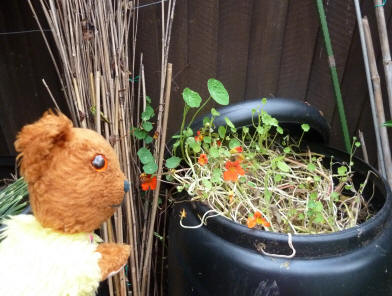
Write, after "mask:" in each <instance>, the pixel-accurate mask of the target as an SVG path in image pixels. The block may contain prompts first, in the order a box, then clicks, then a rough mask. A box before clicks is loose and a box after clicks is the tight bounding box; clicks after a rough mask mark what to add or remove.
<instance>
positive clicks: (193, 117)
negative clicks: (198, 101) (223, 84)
mask: <svg viewBox="0 0 392 296" xmlns="http://www.w3.org/2000/svg"><path fill="white" fill-rule="evenodd" d="M210 100H211V97H209V98H208V99H207V100H206V101H205V102H204V103H203V105H201V106H200V107H199V109H197V110H196V112H195V114H193V116H192V119H191V121H190V122H189V124H188V128H189V127H190V126H191V125H192V123H193V121H194V120H195V118H196V116H197V114H199V112H200V111H201V110H202V109H203V108H204V107H205V105H207V103H208V102H209V101H210Z"/></svg>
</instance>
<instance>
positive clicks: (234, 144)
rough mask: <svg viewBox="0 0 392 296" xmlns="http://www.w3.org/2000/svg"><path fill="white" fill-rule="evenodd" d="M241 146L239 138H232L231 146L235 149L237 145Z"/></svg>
mask: <svg viewBox="0 0 392 296" xmlns="http://www.w3.org/2000/svg"><path fill="white" fill-rule="evenodd" d="M238 146H241V143H240V141H238V140H237V139H231V140H230V142H229V148H230V149H233V148H235V147H238Z"/></svg>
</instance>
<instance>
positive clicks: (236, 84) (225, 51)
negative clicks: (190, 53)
mask: <svg viewBox="0 0 392 296" xmlns="http://www.w3.org/2000/svg"><path fill="white" fill-rule="evenodd" d="M253 2H254V1H253V0H244V1H237V0H225V1H221V2H220V3H219V34H218V56H217V58H218V62H217V78H218V79H219V80H220V81H222V83H223V84H224V85H225V87H226V88H227V90H228V92H229V95H230V102H232V103H234V102H238V101H242V100H244V95H245V89H246V74H247V67H248V46H249V35H250V29H251V28H250V25H251V16H252V8H253Z"/></svg>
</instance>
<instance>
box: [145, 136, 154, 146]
mask: <svg viewBox="0 0 392 296" xmlns="http://www.w3.org/2000/svg"><path fill="white" fill-rule="evenodd" d="M152 140H153V138H152V137H151V136H147V137H146V138H145V139H144V143H146V144H150V143H152Z"/></svg>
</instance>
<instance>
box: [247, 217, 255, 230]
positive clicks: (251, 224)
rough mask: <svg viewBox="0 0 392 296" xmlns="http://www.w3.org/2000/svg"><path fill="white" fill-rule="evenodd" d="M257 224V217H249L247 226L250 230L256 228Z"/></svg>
mask: <svg viewBox="0 0 392 296" xmlns="http://www.w3.org/2000/svg"><path fill="white" fill-rule="evenodd" d="M256 224H257V222H256V218H255V216H252V217H248V220H246V225H247V226H248V227H249V228H254V227H255V226H256Z"/></svg>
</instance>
